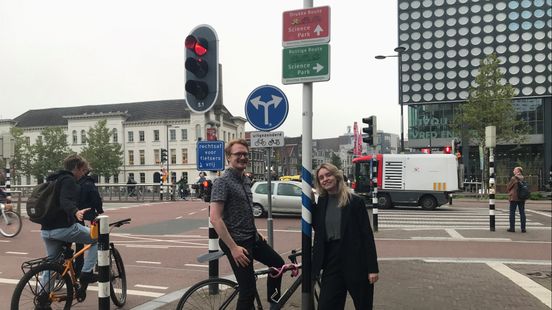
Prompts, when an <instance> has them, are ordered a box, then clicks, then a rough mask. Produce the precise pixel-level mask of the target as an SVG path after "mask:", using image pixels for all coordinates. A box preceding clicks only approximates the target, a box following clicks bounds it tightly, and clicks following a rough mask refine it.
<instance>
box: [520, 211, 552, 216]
mask: <svg viewBox="0 0 552 310" xmlns="http://www.w3.org/2000/svg"><path fill="white" fill-rule="evenodd" d="M526 211H527V212H532V213H536V214H539V215H544V216H546V217H552V214H548V213H544V212H540V211H535V210H526Z"/></svg>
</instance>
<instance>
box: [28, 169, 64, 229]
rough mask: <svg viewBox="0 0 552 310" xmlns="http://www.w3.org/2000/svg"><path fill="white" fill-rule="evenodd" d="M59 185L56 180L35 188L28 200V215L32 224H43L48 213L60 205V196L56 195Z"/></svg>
mask: <svg viewBox="0 0 552 310" xmlns="http://www.w3.org/2000/svg"><path fill="white" fill-rule="evenodd" d="M60 178H61V177H60ZM57 183H58V180H57V179H56V180H52V181H48V182H44V183H42V184H38V185H37V186H35V187H34V188H33V192H32V193H31V196H30V197H29V199H28V200H27V215H28V216H29V220H31V222H34V223H37V224H42V222H43V220H44V218H45V217H46V215H47V214H48V212H49V211H50V210H52V209H53V208H55V207H57V206H58V205H59V195H56V184H57Z"/></svg>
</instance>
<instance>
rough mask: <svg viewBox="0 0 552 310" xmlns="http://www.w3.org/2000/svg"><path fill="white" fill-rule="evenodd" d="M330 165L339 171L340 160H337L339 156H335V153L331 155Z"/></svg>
mask: <svg viewBox="0 0 552 310" xmlns="http://www.w3.org/2000/svg"><path fill="white" fill-rule="evenodd" d="M331 164H332V165H334V166H336V167H337V169H339V170H341V169H342V167H341V158H339V156H337V154H336V153H332V159H331Z"/></svg>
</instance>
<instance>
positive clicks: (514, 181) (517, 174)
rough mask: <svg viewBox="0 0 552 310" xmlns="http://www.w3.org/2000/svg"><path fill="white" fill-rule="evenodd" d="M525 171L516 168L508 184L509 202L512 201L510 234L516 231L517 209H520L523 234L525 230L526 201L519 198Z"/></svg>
mask: <svg viewBox="0 0 552 310" xmlns="http://www.w3.org/2000/svg"><path fill="white" fill-rule="evenodd" d="M522 173H523V169H522V168H521V167H515V168H514V176H513V177H512V178H511V179H510V182H508V185H507V186H506V190H507V191H508V201H510V228H508V232H515V231H516V208H518V209H519V220H520V222H521V232H522V233H524V232H525V231H526V230H525V222H526V219H525V200H522V199H520V198H519V197H518V186H519V182H520V181H523V175H522Z"/></svg>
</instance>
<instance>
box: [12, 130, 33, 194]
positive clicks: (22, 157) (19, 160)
mask: <svg viewBox="0 0 552 310" xmlns="http://www.w3.org/2000/svg"><path fill="white" fill-rule="evenodd" d="M10 133H11V135H12V136H13V139H14V144H15V145H14V149H15V151H14V154H13V158H12V160H11V161H10V166H11V168H12V177H13V179H14V180H17V182H18V183H19V184H21V177H22V176H24V175H31V174H32V173H31V172H32V148H31V145H30V144H29V140H28V138H27V137H25V136H23V129H21V128H18V127H12V128H11V129H10Z"/></svg>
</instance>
